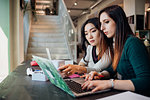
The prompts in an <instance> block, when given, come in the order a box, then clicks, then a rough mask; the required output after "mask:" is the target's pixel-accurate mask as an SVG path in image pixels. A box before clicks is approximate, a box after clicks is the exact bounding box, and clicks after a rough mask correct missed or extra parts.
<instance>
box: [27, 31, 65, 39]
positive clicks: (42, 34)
mask: <svg viewBox="0 0 150 100" xmlns="http://www.w3.org/2000/svg"><path fill="white" fill-rule="evenodd" d="M30 36H31V37H51V38H62V37H64V34H63V33H39V32H32V33H31V35H30Z"/></svg>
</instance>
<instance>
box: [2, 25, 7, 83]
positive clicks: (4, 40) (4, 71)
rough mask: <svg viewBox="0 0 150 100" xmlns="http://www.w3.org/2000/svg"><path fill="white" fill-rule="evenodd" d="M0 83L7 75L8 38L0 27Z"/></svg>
mask: <svg viewBox="0 0 150 100" xmlns="http://www.w3.org/2000/svg"><path fill="white" fill-rule="evenodd" d="M0 37H1V39H0V69H1V71H0V82H1V81H2V80H3V79H4V78H5V77H6V76H7V75H8V72H9V69H8V38H7V37H6V35H5V34H4V32H3V30H2V28H1V27H0Z"/></svg>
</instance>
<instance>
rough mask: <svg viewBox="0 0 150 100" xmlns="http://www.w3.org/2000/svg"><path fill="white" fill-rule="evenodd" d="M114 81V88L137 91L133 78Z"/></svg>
mask: <svg viewBox="0 0 150 100" xmlns="http://www.w3.org/2000/svg"><path fill="white" fill-rule="evenodd" d="M110 83H111V82H110ZM113 83H114V87H113V88H114V89H117V90H129V91H135V88H134V85H133V83H132V81H131V80H114V81H113Z"/></svg>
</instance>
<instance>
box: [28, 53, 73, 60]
mask: <svg viewBox="0 0 150 100" xmlns="http://www.w3.org/2000/svg"><path fill="white" fill-rule="evenodd" d="M32 55H35V56H39V57H43V58H48V55H47V54H44V53H29V54H27V59H32ZM51 57H52V59H59V60H60V59H70V58H69V56H68V55H66V54H62V55H58V54H52V55H51Z"/></svg>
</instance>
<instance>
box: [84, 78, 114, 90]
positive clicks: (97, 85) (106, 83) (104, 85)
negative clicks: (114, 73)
mask: <svg viewBox="0 0 150 100" xmlns="http://www.w3.org/2000/svg"><path fill="white" fill-rule="evenodd" d="M111 87H112V86H111V82H110V80H94V81H86V82H85V83H83V84H82V89H92V92H96V91H99V90H105V89H109V88H111ZM93 88H94V89H93Z"/></svg>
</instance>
